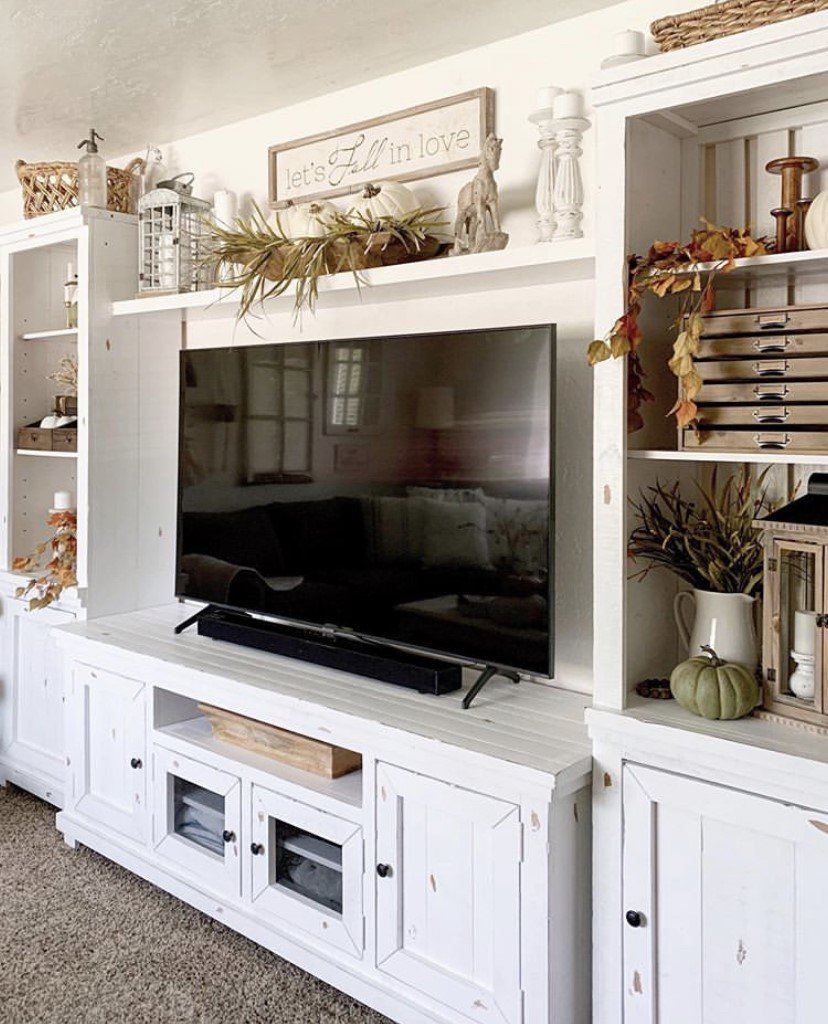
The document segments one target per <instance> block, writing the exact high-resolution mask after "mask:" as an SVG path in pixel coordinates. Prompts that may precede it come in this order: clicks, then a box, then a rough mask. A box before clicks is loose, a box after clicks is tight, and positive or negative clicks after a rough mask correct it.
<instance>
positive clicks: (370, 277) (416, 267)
mask: <svg viewBox="0 0 828 1024" xmlns="http://www.w3.org/2000/svg"><path fill="white" fill-rule="evenodd" d="M594 264H595V259H594V252H593V245H592V242H591V241H590V240H588V239H585V238H576V239H571V240H566V241H560V242H538V243H537V244H536V245H528V246H518V247H515V248H513V249H509V248H507V249H503V250H502V251H501V252H484V253H474V254H472V255H468V256H455V257H441V258H438V259H433V260H423V261H422V262H420V263H404V264H400V265H398V266H394V267H378V268H376V269H373V270H364V271H361V272H360V275H359V277H360V281H361V285H358V284H357V281H356V280H355V278H354V275H353V274H351V273H349V272H343V273H339V274H331V275H329V276H327V277H323V278H321V279H320V281H319V299H320V303H323V304H324V303H326V302H330V303H332V304H334V305H336V304H337V303H339V302H343V303H346V302H351V301H354V300H357V301H359V297H360V296H361V297H362V299H363V300H364V299H366V297H367V298H368V299H369V300H370V292H371V290H372V289H374V288H382V289H383V296H384V297H386V298H387V297H388V292H389V290H392V289H399V290H400V292H401V295H404V296H406V297H414V296H419V295H441V294H452V293H459V292H462V291H466V290H469V289H470V288H474V289H480V288H505V287H510V288H513V287H521V286H522V285H535V284H557V283H566V282H570V281H578V280H586V279H588V278H591V277H592V276H593V273H594ZM293 299H294V294H293V290H292V289H290V290H289V291H288V292H287V293H286V294H284V295H281V296H279V297H278V298H273V299H269V300H268V301H267V303H266V305H265V308H266V309H269V308H271V307H272V308H273V309H274V310H277V309H280V308H281V309H290V308H291V307H292V305H293ZM238 305H239V303H238V297H237V294H236V293H235V292H232V291H229V290H228V289H226V288H212V289H210V290H208V291H202V292H186V293H184V294H182V295H159V296H150V297H147V298H140V299H125V300H123V301H121V302H114V303H113V304H112V315H113V316H134V315H136V314H148V313H163V312H170V311H175V310H180V311H181V312H182V313H186V314H188V315H190V316H235V314H236V311H237V310H238Z"/></svg>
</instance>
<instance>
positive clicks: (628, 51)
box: [612, 29, 644, 57]
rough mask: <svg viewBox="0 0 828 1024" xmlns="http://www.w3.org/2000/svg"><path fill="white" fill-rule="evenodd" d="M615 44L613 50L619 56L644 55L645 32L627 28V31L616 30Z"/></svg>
mask: <svg viewBox="0 0 828 1024" xmlns="http://www.w3.org/2000/svg"><path fill="white" fill-rule="evenodd" d="M613 44H614V45H613V48H612V52H613V53H614V54H616V55H617V56H619V57H643V56H644V33H643V32H636V31H635V30H634V29H627V30H626V32H616V34H615V36H614V38H613Z"/></svg>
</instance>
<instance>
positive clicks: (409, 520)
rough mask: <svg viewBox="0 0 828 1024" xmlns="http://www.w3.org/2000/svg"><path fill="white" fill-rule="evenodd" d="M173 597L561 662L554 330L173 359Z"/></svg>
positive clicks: (454, 653)
mask: <svg viewBox="0 0 828 1024" xmlns="http://www.w3.org/2000/svg"><path fill="white" fill-rule="evenodd" d="M181 396H182V402H181V426H180V452H179V476H180V487H179V536H178V574H177V591H178V594H179V595H180V596H184V597H188V598H194V599H198V600H202V601H206V602H209V603H212V604H216V605H221V606H224V607H230V608H235V609H239V610H242V611H254V612H257V613H265V614H267V615H271V616H273V617H275V618H278V619H283V620H288V621H291V622H296V623H300V624H305V625H309V626H315V627H319V626H333V627H336V628H337V629H342V630H348V631H352V632H354V633H355V634H357V635H359V636H363V637H366V638H368V639H373V640H379V641H387V642H389V643H397V644H403V645H407V646H412V647H416V648H420V649H425V650H427V651H431V652H435V653H437V654H446V655H448V656H451V657H456V658H460V659H462V660H464V661H468V662H471V663H477V664H494V665H498V666H503V667H509V668H516V669H519V670H524V671H528V672H531V673H535V674H539V675H551V674H552V646H553V644H552V638H553V630H552V615H551V608H552V586H553V572H552V536H553V533H552V516H553V507H554V506H553V500H552V498H553V495H552V491H553V466H554V408H553V404H554V403H553V396H554V328H553V327H551V326H541V327H522V328H505V329H493V330H482V331H466V332H456V333H445V334H426V335H410V336H403V337H397V336H389V337H380V338H369V339H356V340H349V341H329V342H320V343H315V342H314V343H288V344H283V345H273V344H261V345H252V346H245V347H239V346H236V347H228V348H211V349H203V350H190V351H186V352H183V353H182V356H181Z"/></svg>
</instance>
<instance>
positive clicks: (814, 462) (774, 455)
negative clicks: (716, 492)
mask: <svg viewBox="0 0 828 1024" xmlns="http://www.w3.org/2000/svg"><path fill="white" fill-rule="evenodd" d="M627 458H628V459H646V460H648V461H652V462H746V463H755V464H757V465H763V466H764V465H768V464H770V463H774V462H778V463H780V464H782V465H786V466H791V465H803V466H828V455H809V454H808V453H807V452H720V451H708V452H706V451H692V452H689V451H688V452H679V451H670V450H669V449H666V448H664V449H657V448H645V449H641V450H640V451H628V452H627Z"/></svg>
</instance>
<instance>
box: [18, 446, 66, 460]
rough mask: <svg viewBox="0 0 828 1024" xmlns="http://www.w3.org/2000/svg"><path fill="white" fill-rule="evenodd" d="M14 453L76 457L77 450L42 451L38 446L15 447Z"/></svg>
mask: <svg viewBox="0 0 828 1024" xmlns="http://www.w3.org/2000/svg"><path fill="white" fill-rule="evenodd" d="M15 454H16V455H34V456H36V457H37V458H41V459H76V458H77V457H78V453H77V452H52V451H42V450H41V449H39V448H16V449H15Z"/></svg>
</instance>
